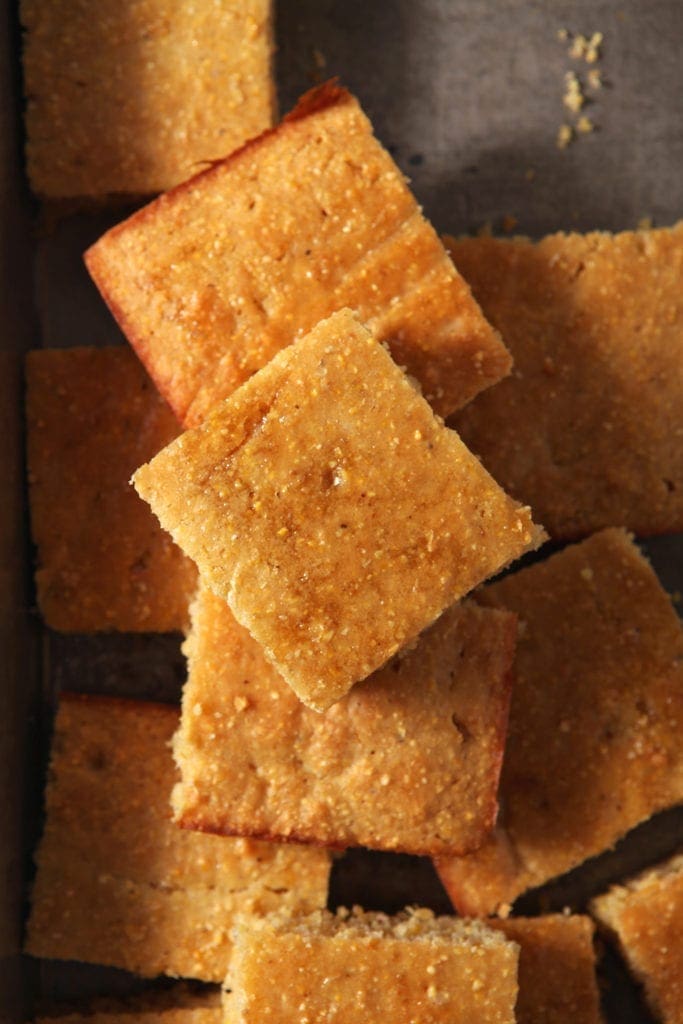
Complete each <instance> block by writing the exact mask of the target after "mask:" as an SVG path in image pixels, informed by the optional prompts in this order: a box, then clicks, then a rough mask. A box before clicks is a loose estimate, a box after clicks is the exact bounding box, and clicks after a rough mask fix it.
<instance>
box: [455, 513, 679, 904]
mask: <svg viewBox="0 0 683 1024" xmlns="http://www.w3.org/2000/svg"><path fill="white" fill-rule="evenodd" d="M481 600H482V601H483V602H484V603H486V604H488V605H490V606H493V607H498V606H500V607H505V608H509V609H510V610H512V611H514V612H516V613H517V615H518V616H519V623H520V630H519V637H518V644H517V653H516V658H515V666H514V671H515V684H514V687H513V695H512V706H511V710H510V724H509V734H508V741H507V746H506V751H505V759H504V763H503V771H502V776H501V791H500V801H501V807H502V813H501V815H500V817H499V821H498V825H497V827H496V830H495V832H494V833H493V834H492V836H491V838H490V839H489V840H487V841H486V842H485V843H484V845H483V846H482V847H481V849H480V850H478V851H477V852H476V853H473V854H469V855H468V856H466V857H463V858H451V859H448V860H442V861H441V862H439V872H440V874H441V878H442V881H443V882H444V884H445V885H446V887H447V889H448V891H449V894H450V896H451V898H452V899H453V900H454V902H455V904H456V906H457V907H458V908H459V909H460V910H461V911H462V912H463V913H487V912H491V911H494V910H495V909H496V908H497V907H499V906H500V905H501V904H504V903H511V902H512V901H513V900H514V899H515V898H516V897H517V896H518V895H519V894H520V893H521V892H523V891H524V890H525V889H528V888H531V887H534V886H538V885H541V884H543V883H544V882H546V881H548V880H549V879H551V878H554V877H556V876H558V875H560V874H562V873H564V872H565V871H568V870H569V869H570V868H573V867H575V866H576V865H578V864H580V863H582V862H583V861H584V860H586V859H587V858H588V857H592V856H594V855H596V854H598V853H601V852H602V851H604V850H606V849H608V848H610V847H611V846H613V845H614V843H615V842H616V840H617V839H619V838H620V837H621V836H623V835H624V833H626V832H627V831H628V830H629V829H631V828H633V827H634V826H635V825H637V824H638V823H639V822H641V821H643V820H644V819H646V818H648V817H650V815H652V814H654V813H655V812H656V811H659V810H662V809H663V808H665V807H669V806H671V805H674V804H677V803H679V802H680V801H681V800H683V753H682V751H681V743H680V731H681V725H682V724H683V631H682V629H681V623H680V621H679V619H678V616H677V615H676V612H675V611H674V609H673V607H672V605H671V602H670V600H669V597H668V595H667V594H666V593H665V592H664V590H663V589H662V588H661V586H660V585H659V581H658V580H657V578H656V576H655V575H654V573H653V571H652V569H651V568H650V566H649V564H648V563H647V562H646V561H645V559H644V558H643V557H642V555H641V554H640V553H639V552H638V549H637V548H636V547H635V545H634V544H633V543H632V542H631V540H630V539H629V537H628V535H627V534H626V532H625V531H623V530H617V529H610V530H604V531H603V532H601V533H599V534H596V535H595V536H593V537H591V538H589V539H588V540H586V541H584V542H583V543H581V544H577V545H575V546H573V547H570V548H566V549H565V550H564V551H562V552H560V553H559V554H557V555H554V556H553V557H552V558H549V559H548V560H547V561H545V562H542V563H539V564H537V565H534V566H532V567H530V568H528V569H524V570H522V571H521V572H519V573H517V574H515V575H513V576H509V577H507V578H505V579H504V580H501V581H500V582H499V583H495V584H493V585H491V586H490V587H486V588H484V590H483V591H482V592H481Z"/></svg>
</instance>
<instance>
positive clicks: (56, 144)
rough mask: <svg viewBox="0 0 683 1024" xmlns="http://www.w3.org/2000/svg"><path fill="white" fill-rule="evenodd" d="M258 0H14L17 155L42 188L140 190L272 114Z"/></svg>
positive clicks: (265, 3) (66, 192)
mask: <svg viewBox="0 0 683 1024" xmlns="http://www.w3.org/2000/svg"><path fill="white" fill-rule="evenodd" d="M271 6H272V5H271V2H270V0H239V2H234V3H223V4H219V5H216V4H208V5H199V6H197V5H195V6H192V5H186V6H185V7H181V8H178V7H177V6H175V7H169V5H168V4H167V3H166V2H164V0H137V2H136V3H135V4H133V5H130V4H129V5H128V6H127V7H125V8H123V7H122V6H121V4H120V3H118V0H100V3H98V5H97V9H96V11H91V10H90V9H89V8H87V7H83V8H82V9H81V8H78V7H75V6H74V4H73V3H69V2H67V0H53V2H51V3H50V4H47V5H46V4H41V3H38V2H36V0H22V4H21V16H22V21H23V24H24V27H25V30H26V31H25V37H24V74H25V87H26V92H27V100H28V102H27V112H26V119H27V131H28V142H27V161H28V172H29V177H30V179H31V184H32V187H33V188H34V190H35V191H36V192H37V193H38V194H39V195H41V196H44V197H47V198H51V199H63V198H73V197H77V198H78V197H90V198H92V197H104V196H107V195H111V194H124V193H125V194H128V195H131V194H132V195H151V194H154V193H156V192H160V191H162V190H164V189H168V188H170V187H172V186H174V185H176V184H177V183H178V182H179V181H182V180H184V179H185V178H187V177H188V176H189V175H190V174H192V173H194V172H195V171H196V170H197V168H198V166H200V165H201V164H202V163H204V162H206V161H211V160H215V159H216V158H218V157H224V156H225V154H226V153H229V152H231V151H232V150H233V149H235V147H236V146H239V145H241V144H242V143H243V142H244V141H245V139H249V138H251V137H252V136H254V135H258V133H259V132H261V131H262V130H263V129H264V128H267V127H268V126H269V125H270V124H272V120H273V116H274V113H275V110H274V107H275V97H274V87H273V82H272V77H271V69H270V63H271V54H272V50H273V42H272V28H271V21H272V11H271Z"/></svg>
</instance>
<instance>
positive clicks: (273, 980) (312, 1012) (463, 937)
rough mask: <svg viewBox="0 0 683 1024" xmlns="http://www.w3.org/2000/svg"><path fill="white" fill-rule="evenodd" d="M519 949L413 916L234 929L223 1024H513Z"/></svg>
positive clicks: (485, 932) (475, 928)
mask: <svg viewBox="0 0 683 1024" xmlns="http://www.w3.org/2000/svg"><path fill="white" fill-rule="evenodd" d="M517 961H518V947H517V946H516V945H515V944H514V943H513V942H508V941H506V940H505V938H504V937H503V936H502V935H501V934H500V933H498V932H494V931H491V930H490V929H488V928H486V926H485V925H483V924H481V923H480V922H478V921H462V920H459V919H458V918H455V917H440V918H435V917H434V916H433V915H432V914H431V912H430V911H426V910H415V911H412V912H409V913H404V914H400V915H397V916H396V917H387V916H386V915H385V914H371V913H362V912H355V913H354V914H352V915H350V916H349V915H348V914H346V915H340V914H337V915H333V914H330V913H328V912H325V911H323V912H320V913H316V914H312V915H310V916H309V917H307V918H302V919H293V920H291V921H287V920H278V919H277V918H270V919H268V920H265V921H261V922H259V923H257V924H256V925H255V926H254V927H252V926H251V924H250V923H249V922H244V923H239V924H238V927H237V929H236V934H235V954H234V957H233V961H232V964H231V968H230V971H229V973H228V976H227V978H226V987H227V988H229V989H231V991H230V992H228V993H226V994H225V996H224V1005H225V1021H226V1024H262V1022H263V1021H266V1020H267V1021H268V1022H269V1024H290V1022H291V1021H294V1020H296V1021H302V1020H307V1021H311V1022H313V1021H328V1020H329V1021H337V1020H338V1021H343V1022H344V1024H368V1022H369V1021H373V1022H374V1021H391V1024H414V1022H416V1021H419V1024H473V1022H475V1021H476V1024H494V1022H495V1024H512V1022H513V1021H514V1020H515V1013H514V1005H515V998H516V995H517Z"/></svg>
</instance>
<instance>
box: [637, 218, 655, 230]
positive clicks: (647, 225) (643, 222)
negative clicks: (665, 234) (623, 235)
mask: <svg viewBox="0 0 683 1024" xmlns="http://www.w3.org/2000/svg"><path fill="white" fill-rule="evenodd" d="M637 226H638V230H639V231H650V230H651V228H652V227H653V226H654V222H653V220H652V217H641V218H640V220H639V221H638V225H637Z"/></svg>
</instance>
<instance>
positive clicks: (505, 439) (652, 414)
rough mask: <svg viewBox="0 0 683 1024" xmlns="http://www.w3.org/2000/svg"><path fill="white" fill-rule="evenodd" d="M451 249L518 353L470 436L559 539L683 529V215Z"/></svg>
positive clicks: (463, 417)
mask: <svg viewBox="0 0 683 1024" xmlns="http://www.w3.org/2000/svg"><path fill="white" fill-rule="evenodd" d="M448 247H449V250H450V252H451V255H452V256H453V260H454V261H455V265H456V266H457V267H458V269H459V270H460V272H461V273H462V274H463V276H464V277H465V279H466V280H467V281H468V283H469V284H470V285H471V287H472V290H473V293H474V296H475V298H476V299H477V300H478V301H479V303H480V304H481V307H482V309H483V311H484V313H485V315H486V316H487V317H488V318H489V319H490V321H491V323H492V324H494V325H495V326H496V327H497V328H498V329H499V330H500V331H501V333H502V335H503V337H504V338H505V341H506V343H507V344H508V345H509V347H510V350H511V352H512V355H513V358H514V360H515V371H514V373H513V374H512V376H510V377H509V378H508V379H507V380H505V381H503V382H502V383H501V384H499V385H497V386H496V387H495V388H494V389H492V390H490V391H488V392H487V394H485V395H481V396H480V397H479V398H477V399H476V401H474V402H473V403H472V404H471V405H469V406H468V407H467V409H464V410H463V411H462V412H460V413H459V414H458V416H457V417H456V418H455V420H454V421H453V425H454V426H455V428H456V429H457V430H458V432H459V433H460V434H461V436H462V438H463V440H464V442H465V444H466V445H467V446H468V447H469V448H471V449H472V451H474V452H476V453H477V454H478V455H480V456H481V458H482V460H483V462H484V465H485V466H486V467H487V469H488V470H489V471H490V472H491V473H492V474H493V476H494V477H495V478H496V480H498V481H499V482H500V484H501V486H503V487H504V488H505V489H506V490H507V491H509V492H510V494H512V495H514V497H516V498H517V499H518V500H520V501H524V502H525V503H528V504H530V505H531V507H532V508H533V510H534V512H535V514H536V515H537V516H538V518H539V520H540V521H541V522H542V523H543V524H544V526H545V527H546V528H547V530H548V532H549V533H550V534H551V536H555V537H560V538H571V537H579V536H582V535H585V534H588V533H591V532H592V531H594V530H599V529H601V528H603V527H606V526H613V525H623V526H626V527H628V528H629V529H631V530H633V531H634V532H635V533H636V534H639V535H647V534H653V533H671V532H675V531H677V530H682V529H683V289H682V288H681V280H682V279H683V222H681V223H679V224H677V225H676V226H675V227H673V228H671V229H665V228H662V229H657V230H653V231H627V232H624V233H622V234H618V235H609V234H606V233H599V232H594V233H592V234H588V235H578V234H570V235H562V234H559V235H551V236H549V237H547V238H544V239H543V240H542V241H541V242H539V243H538V244H537V245H534V244H532V243H531V242H528V241H525V240H523V239H518V240H507V241H505V240H498V239H493V238H470V239H461V240H459V241H455V240H449V241H448Z"/></svg>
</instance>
